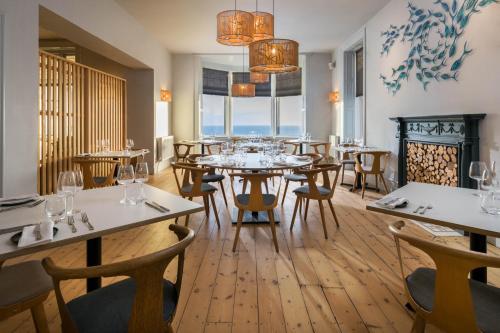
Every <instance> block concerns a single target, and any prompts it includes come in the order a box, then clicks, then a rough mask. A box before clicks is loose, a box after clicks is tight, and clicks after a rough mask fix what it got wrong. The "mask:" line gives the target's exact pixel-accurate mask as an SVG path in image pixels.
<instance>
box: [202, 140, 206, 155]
mask: <svg viewBox="0 0 500 333" xmlns="http://www.w3.org/2000/svg"><path fill="white" fill-rule="evenodd" d="M201 154H202V155H205V145H204V144H203V143H202V144H201Z"/></svg>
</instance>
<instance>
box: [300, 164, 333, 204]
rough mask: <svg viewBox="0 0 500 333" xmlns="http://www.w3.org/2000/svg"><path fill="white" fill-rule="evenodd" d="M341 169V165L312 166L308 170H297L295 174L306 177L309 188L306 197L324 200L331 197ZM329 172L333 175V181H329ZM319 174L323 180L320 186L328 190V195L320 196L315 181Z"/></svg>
mask: <svg viewBox="0 0 500 333" xmlns="http://www.w3.org/2000/svg"><path fill="white" fill-rule="evenodd" d="M341 169H342V165H340V164H321V165H313V166H312V167H311V169H309V170H303V169H299V170H297V171H296V173H297V174H303V175H305V176H306V177H307V185H308V186H309V194H308V196H307V197H308V198H310V199H317V200H320V199H321V200H324V199H329V198H331V197H333V194H334V193H335V188H336V186H337V181H338V178H339V173H340V170H341ZM331 172H334V173H335V175H334V177H333V180H331V179H330V178H331V177H330V173H331ZM319 174H321V176H322V179H323V183H322V184H321V185H320V186H321V187H324V188H327V189H328V190H329V193H328V195H322V194H321V193H320V191H319V189H318V185H317V184H316V179H317V178H318V177H317V176H318V175H319Z"/></svg>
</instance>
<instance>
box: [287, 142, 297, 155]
mask: <svg viewBox="0 0 500 333" xmlns="http://www.w3.org/2000/svg"><path fill="white" fill-rule="evenodd" d="M284 144H285V147H286V148H287V150H288V149H289V150H290V153H291V154H292V155H297V153H298V152H299V149H300V143H297V142H289V141H285V142H284Z"/></svg>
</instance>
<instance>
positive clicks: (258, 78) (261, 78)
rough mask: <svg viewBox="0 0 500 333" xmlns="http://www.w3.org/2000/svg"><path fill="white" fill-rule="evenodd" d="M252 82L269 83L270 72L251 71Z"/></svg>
mask: <svg viewBox="0 0 500 333" xmlns="http://www.w3.org/2000/svg"><path fill="white" fill-rule="evenodd" d="M250 82H252V83H268V82H269V74H266V73H258V72H250Z"/></svg>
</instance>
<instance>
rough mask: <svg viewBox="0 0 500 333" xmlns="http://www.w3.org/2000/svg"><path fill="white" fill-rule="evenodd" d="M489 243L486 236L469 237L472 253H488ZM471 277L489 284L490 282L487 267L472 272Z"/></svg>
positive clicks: (472, 235)
mask: <svg viewBox="0 0 500 333" xmlns="http://www.w3.org/2000/svg"><path fill="white" fill-rule="evenodd" d="M487 244H488V243H487V241H486V236H485V235H479V234H474V233H470V235H469V248H470V250H471V251H476V252H481V253H486V251H487ZM470 277H471V279H473V280H476V281H479V282H483V283H487V282H488V273H487V270H486V267H481V268H476V269H474V270H472V271H471V273H470Z"/></svg>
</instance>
